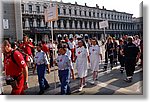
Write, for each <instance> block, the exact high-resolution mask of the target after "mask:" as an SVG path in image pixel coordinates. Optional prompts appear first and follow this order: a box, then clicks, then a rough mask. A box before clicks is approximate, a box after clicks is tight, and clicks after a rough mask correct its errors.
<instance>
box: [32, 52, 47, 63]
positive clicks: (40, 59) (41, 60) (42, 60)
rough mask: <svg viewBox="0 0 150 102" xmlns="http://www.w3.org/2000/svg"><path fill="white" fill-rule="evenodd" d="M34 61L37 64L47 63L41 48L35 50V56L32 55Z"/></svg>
mask: <svg viewBox="0 0 150 102" xmlns="http://www.w3.org/2000/svg"><path fill="white" fill-rule="evenodd" d="M34 61H35V63H36V64H37V65H41V64H46V65H47V64H49V62H48V58H47V55H46V53H45V52H43V51H42V50H41V51H40V52H37V53H36V55H35V57H34Z"/></svg>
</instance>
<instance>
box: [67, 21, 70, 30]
mask: <svg viewBox="0 0 150 102" xmlns="http://www.w3.org/2000/svg"><path fill="white" fill-rule="evenodd" d="M66 28H67V29H69V28H70V25H69V20H67V25H66Z"/></svg>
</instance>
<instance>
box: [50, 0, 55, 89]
mask: <svg viewBox="0 0 150 102" xmlns="http://www.w3.org/2000/svg"><path fill="white" fill-rule="evenodd" d="M51 4H52V0H50V7H51V6H52V5H51ZM50 23H51V35H52V47H54V46H53V45H54V44H53V43H54V32H53V21H50ZM52 58H53V61H54V48H52ZM55 71H56V69H55V65H54V82H55V84H54V87H55V89H56V73H55Z"/></svg>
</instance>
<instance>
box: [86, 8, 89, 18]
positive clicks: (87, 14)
mask: <svg viewBox="0 0 150 102" xmlns="http://www.w3.org/2000/svg"><path fill="white" fill-rule="evenodd" d="M86 16H87V17H89V9H86Z"/></svg>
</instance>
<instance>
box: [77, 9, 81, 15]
mask: <svg viewBox="0 0 150 102" xmlns="http://www.w3.org/2000/svg"><path fill="white" fill-rule="evenodd" d="M79 15H80V11H79V8H77V16H79Z"/></svg>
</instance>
